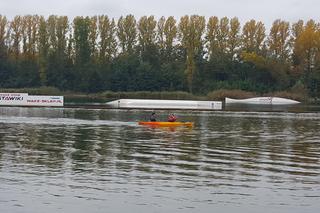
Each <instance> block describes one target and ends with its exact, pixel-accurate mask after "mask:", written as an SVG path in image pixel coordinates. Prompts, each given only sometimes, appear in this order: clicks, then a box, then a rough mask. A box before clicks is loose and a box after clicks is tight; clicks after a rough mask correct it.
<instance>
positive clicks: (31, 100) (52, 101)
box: [26, 95, 63, 106]
mask: <svg viewBox="0 0 320 213" xmlns="http://www.w3.org/2000/svg"><path fill="white" fill-rule="evenodd" d="M26 106H63V96H44V95H43V96H36V95H29V96H28V97H27V102H26Z"/></svg>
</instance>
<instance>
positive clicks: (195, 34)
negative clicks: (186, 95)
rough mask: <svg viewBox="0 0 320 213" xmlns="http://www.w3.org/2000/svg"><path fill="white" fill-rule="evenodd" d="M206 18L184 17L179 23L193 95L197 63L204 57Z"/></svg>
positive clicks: (189, 84)
mask: <svg viewBox="0 0 320 213" xmlns="http://www.w3.org/2000/svg"><path fill="white" fill-rule="evenodd" d="M204 29H205V18H204V17H203V16H197V15H193V16H191V17H189V16H183V17H181V19H180V23H179V37H180V41H181V45H182V47H183V48H184V49H185V51H186V75H187V82H188V88H189V91H190V92H191V93H192V91H193V90H192V89H193V80H194V75H195V72H196V68H197V67H196V62H198V60H199V59H200V58H202V55H203V38H202V36H203V33H204Z"/></svg>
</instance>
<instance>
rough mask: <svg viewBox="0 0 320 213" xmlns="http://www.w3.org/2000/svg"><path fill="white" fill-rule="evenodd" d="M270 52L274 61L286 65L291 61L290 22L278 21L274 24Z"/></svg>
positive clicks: (269, 40) (269, 44)
mask: <svg viewBox="0 0 320 213" xmlns="http://www.w3.org/2000/svg"><path fill="white" fill-rule="evenodd" d="M267 43H268V50H269V52H270V55H271V56H272V57H273V58H274V59H278V60H280V61H281V62H283V63H285V62H288V60H289V51H290V31H289V22H285V21H281V20H280V19H277V20H276V21H274V22H273V25H272V27H271V30H270V33H269V36H268V40H267Z"/></svg>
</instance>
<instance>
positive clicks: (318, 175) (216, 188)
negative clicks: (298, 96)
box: [0, 107, 320, 213]
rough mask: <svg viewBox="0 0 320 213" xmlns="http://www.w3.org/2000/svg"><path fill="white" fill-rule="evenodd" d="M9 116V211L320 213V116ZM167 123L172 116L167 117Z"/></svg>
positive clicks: (23, 112) (6, 111) (3, 138)
mask: <svg viewBox="0 0 320 213" xmlns="http://www.w3.org/2000/svg"><path fill="white" fill-rule="evenodd" d="M149 114H150V111H145V110H112V109H83V108H64V109H63V108H61V109H55V108H19V107H1V108H0V212H1V213H2V212H4V213H6V212H9V213H20V212H23V213H38V212H39V213H42V212H46V213H57V212H68V213H82V212H97V213H100V212H134V213H149V212H197V213H199V212H200V213H201V212H240V213H242V212H243V213H250V212H262V213H264V212H266V213H267V212H268V213H269V212H288V213H289V212H290V213H295V212H297V213H298V212H299V213H300V212H304V213H305V212H318V210H319V209H320V202H319V201H320V164H319V163H320V162H319V161H320V113H319V112H317V111H316V110H312V111H308V112H288V111H271V112H264V111H259V112H255V111H250V110H245V111H244V110H243V111H241V110H238V111H237V110H234V109H232V110H223V111H218V112H199V111H176V114H177V115H178V117H179V120H181V121H193V122H194V123H195V126H194V127H193V128H186V127H177V128H151V127H146V126H139V125H137V121H139V120H145V119H147V117H148V115H149ZM157 114H158V116H159V119H165V116H166V115H167V114H168V111H157Z"/></svg>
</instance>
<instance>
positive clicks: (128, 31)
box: [117, 15, 137, 54]
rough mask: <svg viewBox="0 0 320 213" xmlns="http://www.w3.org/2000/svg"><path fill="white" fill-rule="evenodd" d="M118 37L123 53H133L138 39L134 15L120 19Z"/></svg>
mask: <svg viewBox="0 0 320 213" xmlns="http://www.w3.org/2000/svg"><path fill="white" fill-rule="evenodd" d="M117 36H118V39H119V43H120V46H121V49H122V53H124V54H131V53H133V51H134V47H135V45H136V39H137V28H136V19H135V18H134V16H133V15H127V16H126V17H125V18H123V17H122V16H121V17H120V18H119V20H118V30H117Z"/></svg>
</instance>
